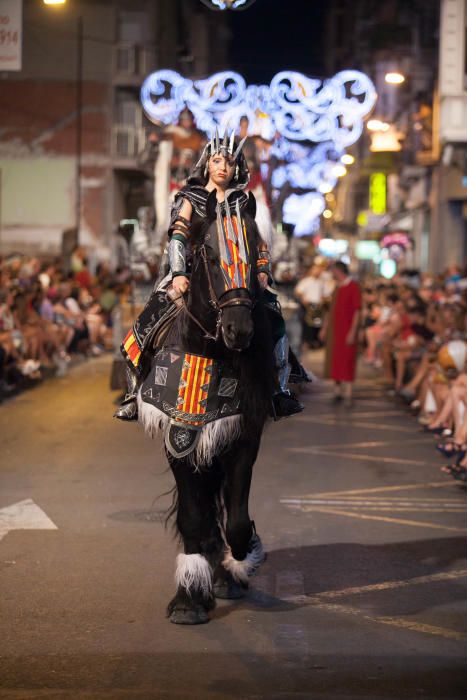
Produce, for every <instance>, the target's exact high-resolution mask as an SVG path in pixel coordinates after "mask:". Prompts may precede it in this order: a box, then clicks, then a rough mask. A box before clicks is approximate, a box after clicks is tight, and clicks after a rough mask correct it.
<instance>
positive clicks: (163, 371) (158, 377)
mask: <svg viewBox="0 0 467 700" xmlns="http://www.w3.org/2000/svg"><path fill="white" fill-rule="evenodd" d="M167 371H168V367H161V366H160V365H156V371H155V373H154V383H155V384H161V385H162V386H165V385H166V384H167Z"/></svg>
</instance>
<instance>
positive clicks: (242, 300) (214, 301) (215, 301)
mask: <svg viewBox="0 0 467 700" xmlns="http://www.w3.org/2000/svg"><path fill="white" fill-rule="evenodd" d="M199 250H200V254H201V259H202V261H203V263H204V269H205V271H206V277H207V280H208V287H209V297H210V298H209V303H210V304H211V305H212V306H213V307H214V308H215V309H216V311H217V312H218V313H217V320H216V334H215V335H213V334H212V333H210V332H209V331H208V330H207V329H206V328H205V327H204V326H203V324H202V323H201V321H199V319H197V318H196V316H195V315H194V314H192V312H191V311H190V309H189V308H188V305H187V303H186V299H185V297H184V296H183V294H182V295H181V299H182V304H183V308H184V310H185V313H186V314H187V315H188V316H189V317H190V318H191V320H192V321H193V322H194V323H196V325H197V326H198V327H199V328H200V329H201V330H202V331H203V333H204V335H205V337H206V338H207V339H208V340H214V341H217V340H219V333H220V329H221V322H222V311H223V310H224V309H226V308H228V307H229V306H247V307H248V308H249V309H252V308H253V307H254V305H255V302H254V300H253V299H252V298H251V294H250V292H249V290H248V289H245V291H246V292H247V293H248V296H247V297H234V298H233V299H227V300H226V301H222V297H223V296H224V295H223V294H222V295H221V296H220V297H218V296H217V294H216V291H215V289H214V285H213V283H212V278H211V271H210V269H209V263H208V258H207V255H206V246H204V245H202V246H200V248H199ZM229 291H232V290H227V292H225V293H226V294H227V293H228V292H229Z"/></svg>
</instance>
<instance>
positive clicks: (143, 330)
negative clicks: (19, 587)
mask: <svg viewBox="0 0 467 700" xmlns="http://www.w3.org/2000/svg"><path fill="white" fill-rule="evenodd" d="M243 141H244V140H243ZM243 141H242V142H240V144H239V145H238V146H237V147H236V148H235V144H234V133H233V132H232V135H231V137H230V139H229V138H228V137H227V133H226V134H225V136H224V139H223V140H222V141H221V140H220V139H219V136H218V134H217V132H216V135H215V137H213V138H212V139H211V140H210V142H208V143H207V145H206V146H205V148H204V151H203V154H202V156H201V158H200V160H199V161H198V163H197V164H196V166H195V168H194V170H193V172H192V174H191V175H190V176H189V178H188V180H187V185H186V186H185V187H183V188H182V189H181V190H180V191H179V192H178V193H177V195H176V197H175V200H174V203H173V207H172V211H171V217H170V226H169V231H168V239H169V240H168V246H167V255H166V256H165V259H164V261H163V264H162V267H161V275H160V277H159V281H158V282H157V283H156V285H155V287H154V290H153V292H152V294H151V296H150V297H149V299H148V302H147V303H146V306H145V307H144V309H143V311H142V312H141V314H140V315H139V316H138V318H137V319H136V321H135V322H134V324H133V327H132V329H131V330H130V331H129V333H128V334H127V336H126V337H125V339H124V341H123V343H122V346H121V351H122V354H123V356H124V357H125V359H126V361H127V365H128V369H127V376H128V393H127V395H126V397H125V399H124V401H123V403H122V405H121V406H120V408H119V409H118V410H117V412H116V413H115V416H116V417H117V418H120V419H122V420H136V419H137V402H136V396H137V392H138V388H139V386H140V385H141V382H142V381H143V380H144V378H145V376H146V375H147V373H148V371H149V366H148V364H149V363H148V362H147V361H146V355H147V356H149V355H150V353H149V352H146V349H148V348H149V346H150V345H151V347H152V348H154V347H160V346H161V344H162V341H163V339H164V337H165V335H166V331H167V329H168V328H170V326H171V324H172V321H173V319H174V318H175V316H177V314H178V313H179V311H180V309H181V304H180V299H178V300H177V298H176V296H175V295H174V294H173V289H171V282H172V280H173V278H174V277H176V276H177V275H182V276H186V277H189V275H190V266H191V261H190V257H191V256H190V229H192V228H193V227H195V226H198V225H200V224H201V223H202V222H203V221H204V220H205V219H206V204H207V200H208V197H209V195H210V192H209V191H208V190H207V189H206V188H205V185H206V183H207V181H208V161H209V158H211V156H213V155H215V154H218V153H221V154H222V155H225V156H227V155H228V156H230V157H232V158H233V159H234V161H235V174H234V177H233V179H232V181H231V182H230V183H229V189H228V191H226V197H225V201H224V202H221V203H219V211H220V213H221V215H222V216H224V215H225V216H226V219H227V220H230V219H231V217H232V216H237V217H238V220H240V215H241V212H242V211H243V210H244V209H245V208H246V206H247V205H248V203H249V201H250V205H251V199H252V198H253V195H252V194H251V193H250V195H247V194H246V193H245V192H244V188H245V187H246V185H247V184H248V181H249V172H248V166H247V164H246V160H245V157H244V155H243V153H242V145H243ZM185 200H187V201H188V202H189V203H190V204H191V208H192V216H191V220H188V219H186V218H184V217H183V216H182V215H181V214H180V211H181V209H182V206H183V202H184V201H185ZM253 200H254V198H253ZM256 271H257V273H258V274H259V273H261V272H264V273H266V274H267V275H268V278H269V283H270V284H271V283H272V275H271V256H270V253H269V251H268V250H267V247H266V244H264V243H261V244H260V246H259V251H258V262H257V270H256ZM264 294H265V296H266V305H267V308H268V310H269V312H270V316H271V322H272V323H271V326H272V332H273V334H274V341H275V351H274V360H275V365H276V368H277V382H276V383H277V391H276V393H275V394H274V396H273V397H272V415H273V416H274V418H280V417H282V416H287V415H292V414H293V413H298V412H299V411H301V410H303V406H302V405H301V404H300V403H299V402H298V401H297V399H296V398H295V396H294V395H293V393H292V392H290V391H289V390H288V388H287V384H288V382H289V381H297V382H301V381H308V377H307V375H306V372H305V371H304V370H303V368H302V367H301V366H300V364H299V363H298V361H297V360H296V358H295V357H294V356H293V355H292V353H291V351H290V349H289V345H288V340H287V335H286V333H285V323H284V320H283V318H282V315H281V312H280V308H279V305H278V303H277V300H276V295H275V293H274V292H273V290H271V289H270V288H268V289H267V290H265V292H264ZM291 369H292V372H293V377H291Z"/></svg>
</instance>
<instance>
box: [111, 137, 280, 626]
mask: <svg viewBox="0 0 467 700" xmlns="http://www.w3.org/2000/svg"><path fill="white" fill-rule="evenodd" d="M197 170H198V175H196V174H195V175H194V177H199V178H200V179H201V176H202V177H204V179H205V180H206V179H207V183H206V186H204V185H196V184H191V185H189V187H187V188H185V190H184V191H183V190H182V192H180V194H179V195H178V198H177V200H176V202H175V211H174V213H173V216H172V225H171V229H170V242H169V259H170V266H171V270H170V273H169V275H170V278H171V279H172V286H173V288H174V289H175V290H176V291H177V292H178V293H179V295H180V297H181V299H183V301H182V302H181V303H179V304H175V305H173V304H172V305H169V308H168V310H167V304H166V306H165V307H164V311H163V313H162V314H161V313H160V309H159V308H158V304H160V303H161V299H162V300H163V299H164V298H165V299H166V298H167V294H166V292H165V291H164V289H165V287H164V285H162V286H159V287H158V288H157V289H156V291H155V292H154V293H153V295H152V296H153V302H152V307H151V309H152V313H146V315H145V312H148V305H147V307H146V309H145V310H144V311H143V313H142V314H141V316H140V317H139V319H138V321H137V323H136V324H135V326H134V328H133V331H132V332H131V333H130V334H129V336H127V339H126V341H125V343H124V345H125V352H126V355H127V357H129V358H130V359H131V360H132V366H133V367H134V370H133V372H132V375H131V376H132V377H136V378H137V381H136V382H135V384H137V391H136V392H133V395H134V393H137V409H136V411H137V413H138V414H139V418H140V420H141V422H142V423H143V425H144V427H145V429H146V430H147V431H148V432H149V433H150V434H151V435H154V434H155V433H157V432H159V431H160V432H162V433H163V435H164V440H165V448H166V455H167V459H168V461H169V464H170V467H171V469H172V472H173V474H174V477H175V482H176V495H177V498H176V503H175V506H174V509H173V511H174V513H175V512H176V514H177V529H178V532H179V533H180V536H181V539H182V541H183V547H184V552H183V553H182V554H179V555H178V557H177V568H176V575H175V579H176V584H177V591H176V594H175V596H174V598H173V599H172V601H171V602H170V603H169V606H168V615H169V617H170V621H171V622H173V623H175V624H200V623H204V622H207V621H208V620H209V614H208V613H209V611H210V610H211V609H212V608H213V607H214V602H215V597H223V598H238V597H241V596H242V595H243V594H244V591H245V589H246V587H247V586H248V578H249V576H251V575H252V574H253V573H254V572H255V571H256V569H257V568H258V566H259V565H260V564H261V563H262V561H263V560H264V552H263V549H262V545H261V540H260V539H259V537H258V535H257V534H256V531H255V527H254V523H253V522H252V520H251V519H250V516H249V511H248V499H249V491H250V484H251V477H252V470H253V465H254V462H255V460H256V456H257V453H258V449H259V445H260V440H261V434H262V430H263V427H264V423H265V421H266V420H267V418H268V416H269V415H270V404H271V395H272V394H273V393H274V383H275V381H276V380H275V367H274V361H273V358H274V356H275V355H274V343H276V346H277V340H280V338H277V333H276V336H274V333H273V330H272V329H271V313H270V311H268V309H267V304H266V303H265V295H264V291H263V290H264V288H265V287H266V286H267V284H268V279H269V273H270V271H269V261H268V257H267V256H266V253H265V246H264V243H263V242H262V241H261V238H260V236H259V233H258V229H257V226H256V224H255V221H254V215H255V203H254V199H253V198H252V197H251V196H250V197H248V196H247V195H245V193H244V192H243V189H242V188H243V186H244V185H245V184H246V183H247V181H248V173H247V169H246V163H245V162H244V159H243V156H242V154H241V145H240V146H236V144H235V143H234V138H233V136H232V137H231V139H230V140H228V139H227V138H226V137H224V140H223V142H222V144H221V143H220V141H219V138H218V137H217V136H216V139H215V140H214V139H213V140H211V142H210V144H208V146H207V147H206V149H205V152H204V153H203V156H202V158H201V160H200V162H199V163H198V166H197ZM192 182H193V181H192ZM229 185H230V187H229ZM188 242H189V244H190V249H191V251H190V252H191V261H190V262H188V261H187V257H188V256H187V244H188ZM189 273H190V276H189ZM161 292H162V295H161ZM186 292H188V298H187V299H185V298H184V297H183V295H184V294H185V293H186ZM158 295H159V296H158ZM150 301H151V300H150ZM168 317H170V323H168V324H167V323H166V319H167V318H168ZM282 337H283V336H282ZM279 344H282V346H285V343H284V341H283V340H282V341H281V343H279ZM148 360H150V367H149V362H148ZM131 400H134V399H133V397H131ZM291 400H293V399H292V398H291ZM127 407H130V408H132V403H131V401H129V400H127V401H126V402H125V404H124V405H123V407H122V408H123V409H125V408H127ZM136 411H135V412H136Z"/></svg>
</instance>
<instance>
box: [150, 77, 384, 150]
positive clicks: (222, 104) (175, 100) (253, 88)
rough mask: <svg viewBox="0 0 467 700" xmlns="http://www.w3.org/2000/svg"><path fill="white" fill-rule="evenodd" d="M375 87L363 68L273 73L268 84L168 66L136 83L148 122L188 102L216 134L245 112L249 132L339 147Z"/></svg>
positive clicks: (166, 120)
mask: <svg viewBox="0 0 467 700" xmlns="http://www.w3.org/2000/svg"><path fill="white" fill-rule="evenodd" d="M375 101H376V92H375V88H374V86H373V83H372V82H371V80H370V79H369V78H368V76H366V75H365V74H364V73H361V72H359V71H354V70H345V71H341V72H339V73H336V75H334V76H333V77H332V78H330V79H329V80H325V81H323V80H319V79H316V78H309V77H307V76H305V75H303V74H302V73H297V72H295V71H282V72H280V73H277V75H275V76H274V78H273V79H272V81H271V83H270V85H247V84H246V81H245V80H244V78H243V77H242V76H241V75H240V74H239V73H235V72H233V71H222V72H220V73H215V74H214V75H211V76H210V77H208V78H206V79H204V80H195V81H192V80H189V79H188V78H184V77H182V76H181V75H180V74H179V73H176V72H175V71H173V70H160V71H156V72H155V73H151V75H149V76H148V77H147V78H146V80H145V81H144V83H143V85H142V88H141V102H142V105H143V109H144V111H145V113H146V115H147V117H148V118H149V119H150V120H151V121H152V122H154V123H163V124H172V123H174V122H176V120H177V119H178V117H179V115H180V113H181V111H182V110H183V109H184V108H185V107H188V109H189V110H190V111H191V112H192V113H193V115H194V118H195V120H196V125H197V127H198V128H199V129H202V130H203V131H205V132H206V133H211V132H213V131H214V130H215V128H216V127H218V128H219V130H220V131H221V133H223V132H224V130H225V129H226V128H228V127H229V125H233V124H238V123H239V121H240V117H242V116H247V117H248V119H249V122H250V130H251V133H252V134H259V135H261V136H262V137H263V138H265V139H273V138H274V135H275V134H276V133H277V132H279V134H281V136H283V137H284V138H286V139H290V140H292V141H311V142H314V143H322V142H325V141H330V142H332V143H333V144H334V145H335V146H336V147H337V148H338V149H339V150H342V149H344V148H346V147H347V146H350V145H351V144H353V143H355V141H357V139H358V138H359V137H360V136H361V133H362V130H363V122H364V118H365V117H366V116H367V115H368V114H369V112H370V111H371V110H372V108H373V106H374V104H375Z"/></svg>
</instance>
